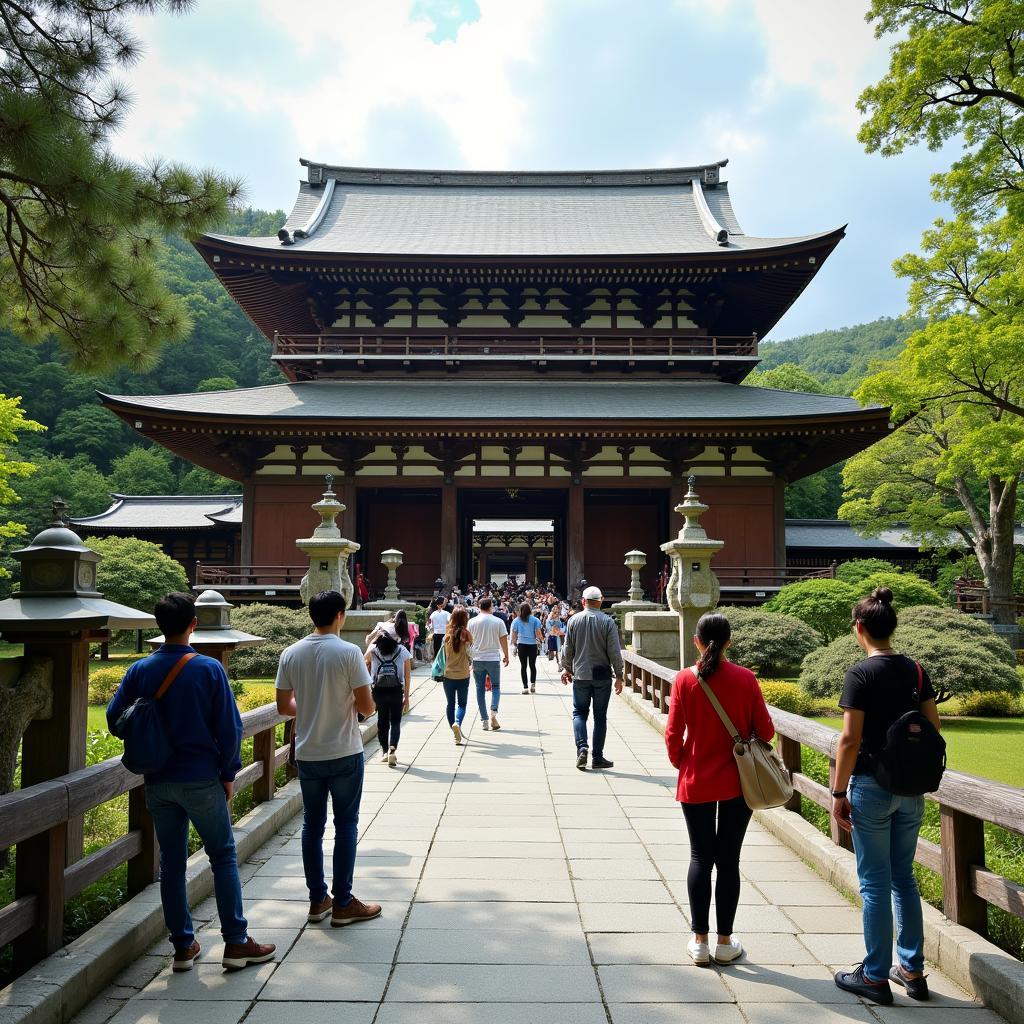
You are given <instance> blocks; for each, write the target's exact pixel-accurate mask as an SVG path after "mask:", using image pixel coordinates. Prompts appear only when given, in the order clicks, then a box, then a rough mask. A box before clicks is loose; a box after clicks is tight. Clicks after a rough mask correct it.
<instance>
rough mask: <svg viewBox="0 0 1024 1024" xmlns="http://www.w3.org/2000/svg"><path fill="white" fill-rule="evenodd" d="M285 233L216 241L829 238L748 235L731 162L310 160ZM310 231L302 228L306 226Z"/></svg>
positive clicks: (603, 244)
mask: <svg viewBox="0 0 1024 1024" xmlns="http://www.w3.org/2000/svg"><path fill="white" fill-rule="evenodd" d="M303 163H305V164H306V165H307V167H308V168H309V178H310V180H309V181H305V182H302V183H301V185H300V188H299V195H298V198H297V199H296V201H295V206H294V208H293V210H292V212H291V214H290V216H289V217H288V220H287V222H286V223H285V225H284V229H285V231H287V232H288V237H287V239H286V241H287V242H288V244H287V245H283V244H282V241H281V239H280V238H279V237H277V236H272V237H262V238H249V237H231V236H225V235H212V236H209V237H210V238H212V239H219V240H221V241H228V242H230V243H232V244H234V245H238V246H240V247H247V248H256V249H271V250H274V251H276V252H282V251H283V250H285V249H287V250H288V252H289V253H293V254H296V255H298V254H301V253H332V254H334V253H337V254H353V255H410V256H467V257H470V256H505V257H516V256H526V257H529V256H537V257H565V256H614V255H622V256H626V255H635V256H643V255H651V256H654V255H661V256H668V255H686V254H699V253H709V254H710V253H721V252H723V251H725V252H728V251H735V252H745V251H752V250H762V249H772V248H777V247H780V246H785V245H791V244H794V243H799V242H804V241H813V240H815V239H818V238H825V237H827V236H828V235H829V234H832V232H826V233H823V234H815V235H801V236H796V237H793V238H755V237H751V236H748V235H745V234H744V233H743V230H742V229H741V228H740V226H739V224H738V222H737V220H736V217H735V215H734V213H733V210H732V204H731V202H730V199H729V191H728V186H727V185H726V184H725V183H724V182H722V183H719V180H718V179H719V173H718V172H719V169H720V168H721V167H722V166H724V164H725V161H720V162H718V163H714V164H703V165H700V166H696V167H679V168H650V169H641V170H635V171H555V172H538V171H532V172H531V171H526V172H506V171H500V172H499V171H490V172H486V171H485V172H460V171H404V170H377V169H372V168H351V167H333V166H329V165H326V164H317V163H312V162H308V161H303ZM296 232H298V234H296Z"/></svg>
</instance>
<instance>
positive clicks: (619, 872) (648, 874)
mask: <svg viewBox="0 0 1024 1024" xmlns="http://www.w3.org/2000/svg"><path fill="white" fill-rule="evenodd" d="M569 870H570V871H571V872H572V877H573V878H579V879H582V880H587V881H589V880H596V881H600V880H602V879H613V878H631V879H633V880H635V881H645V880H646V881H657V879H658V870H657V868H656V867H655V866H654V864H653V863H652V862H651V860H650V859H649V858H648V857H630V858H628V859H626V858H610V857H609V858H606V857H600V858H594V857H588V858H584V857H572V858H571V859H570V860H569Z"/></svg>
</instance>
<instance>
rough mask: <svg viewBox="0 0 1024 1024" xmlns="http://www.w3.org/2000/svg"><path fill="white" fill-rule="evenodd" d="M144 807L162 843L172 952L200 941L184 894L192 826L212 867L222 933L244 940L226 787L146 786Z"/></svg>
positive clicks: (162, 873)
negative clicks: (190, 824) (189, 832)
mask: <svg viewBox="0 0 1024 1024" xmlns="http://www.w3.org/2000/svg"><path fill="white" fill-rule="evenodd" d="M146 807H147V808H148V809H149V813H150V815H151V817H152V818H153V827H154V829H155V830H156V838H157V842H158V843H159V844H160V902H161V903H163V907H164V921H165V922H166V924H167V929H168V931H169V932H170V933H171V942H172V943H173V944H174V948H175V949H188V947H189V946H191V945H192V942H193V940H194V939H195V937H196V934H195V931H194V930H193V928H192V915H191V914H190V913H189V911H188V895H187V893H186V891H185V864H186V861H187V860H188V825H189V822H192V824H193V825H195V828H196V832H198V833H199V838H200V839H201V840H202V841H203V848H204V849H205V850H206V855H207V856H208V857H209V858H210V867H212V868H213V889H214V893H215V894H216V897H217V914H218V916H219V917H220V931H221V935H223V936H224V941H225V942H245V940H246V936H247V928H248V924H247V923H246V920H245V917H244V916H243V914H242V884H241V882H240V881H239V878H238V860H237V858H236V856H235V835H234V833H233V832H232V830H231V810H230V808H229V806H228V801H227V798H226V797H225V796H224V787H223V786H222V785H221V784H220V782H219V781H218V780H216V779H210V780H208V781H206V782H158V783H154V784H153V785H147V786H146Z"/></svg>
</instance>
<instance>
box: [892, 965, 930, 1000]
mask: <svg viewBox="0 0 1024 1024" xmlns="http://www.w3.org/2000/svg"><path fill="white" fill-rule="evenodd" d="M889 980H890V981H895V982H896V984H897V985H901V986H902V987H903V988H905V989H906V990H907V995H908V996H910V998H911V999H916V1000H917V1001H918V1002H920V1003H923V1002H924V1001H925V1000H926V999H927V998H928V982H927V981H926V980H925V977H924V975H923V974H922V975H921V977H920V978H904V977H903V972H902V971H901V970H900V969H899V967H893V968H891V969H890V971H889Z"/></svg>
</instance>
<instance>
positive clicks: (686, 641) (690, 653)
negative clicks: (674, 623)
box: [661, 476, 725, 668]
mask: <svg viewBox="0 0 1024 1024" xmlns="http://www.w3.org/2000/svg"><path fill="white" fill-rule="evenodd" d="M687 483H688V484H689V489H688V490H687V492H686V495H685V497H684V498H683V501H682V503H681V504H679V505H677V506H676V509H675V510H676V512H679V513H680V514H681V515H682V516H683V518H684V523H683V528H682V529H681V530H680V531H679V535H678V536H677V537H676V538H675V539H674V540H670V541H668V542H667V543H665V544H662V545H661V550H662V551H664V552H665V554H667V555H669V556H671V558H672V575H671V576H670V577H669V581H668V588H667V589H668V605H669V608H671V609H672V611H674V612H675V613H676V614H677V615H678V616H679V661H680V665H681V666H682V667H684V668H685V667H686V666H688V665H692V664H694V662H695V661H696V655H697V652H696V650H695V648H694V646H693V635H694V632H695V631H696V626H697V620H698V619H699V618H700V617H701V615H703V614H704V613H705V612H707V611H710V610H711V609H712V608H714V607H715V606H716V605H717V604H718V597H719V594H720V589H719V585H718V578H717V577H716V576H715V574H714V573H713V572H712V571H711V559H712V558H713V557H714V556H715V555H716V554H717V553H718V552H719V551H721V550H722V548H723V547H724V546H725V542H724V541H720V540H711V539H709V538H708V535H707V534H706V533H705V532H704V528H703V527H702V526H701V525H700V517H701V516H702V515H703V514H704V513H705V512H707V510H708V506H707V505H704V504H702V503H701V500H700V498H699V497H698V495H697V491H696V485H697V479H696V477H694V476H691V477H689V479H688V480H687Z"/></svg>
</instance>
